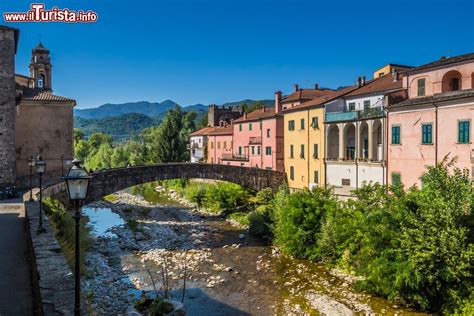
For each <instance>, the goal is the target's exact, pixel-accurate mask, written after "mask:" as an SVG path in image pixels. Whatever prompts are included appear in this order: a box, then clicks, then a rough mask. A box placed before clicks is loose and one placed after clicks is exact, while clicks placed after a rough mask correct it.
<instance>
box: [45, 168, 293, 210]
mask: <svg viewBox="0 0 474 316" xmlns="http://www.w3.org/2000/svg"><path fill="white" fill-rule="evenodd" d="M91 175H92V176H93V178H92V179H91V182H90V185H89V194H88V197H87V200H86V201H85V202H86V203H91V202H94V201H97V200H100V199H102V198H103V197H104V196H106V195H109V194H112V193H115V192H117V191H121V190H124V189H126V188H129V187H132V186H135V185H139V184H144V183H149V182H153V181H159V180H169V179H199V178H201V179H213V180H221V181H227V182H232V183H236V184H239V185H241V186H243V187H244V188H249V189H253V190H256V191H259V190H261V189H264V188H271V189H272V190H273V191H274V192H276V191H277V190H278V188H279V187H280V185H282V184H283V183H286V182H287V179H286V174H285V173H283V172H279V171H274V170H267V169H258V168H248V167H238V166H229V165H218V164H197V163H167V164H155V165H145V166H136V167H127V168H116V169H105V170H103V171H99V172H94V173H93V174H91ZM43 192H44V193H43V195H44V196H46V197H52V198H55V199H59V200H61V201H62V202H63V203H64V204H65V205H68V204H69V201H68V197H67V190H66V185H65V183H64V182H60V183H57V184H54V185H51V186H48V187H46V188H45V189H44V191H43Z"/></svg>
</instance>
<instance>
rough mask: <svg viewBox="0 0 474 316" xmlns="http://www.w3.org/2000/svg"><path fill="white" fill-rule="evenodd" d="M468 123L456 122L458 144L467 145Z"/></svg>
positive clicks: (468, 138) (468, 139) (469, 127)
mask: <svg viewBox="0 0 474 316" xmlns="http://www.w3.org/2000/svg"><path fill="white" fill-rule="evenodd" d="M470 123H471V122H470V121H459V122H458V143H460V144H467V143H469V142H470V135H469V132H470V129H471V126H470V125H471V124H470Z"/></svg>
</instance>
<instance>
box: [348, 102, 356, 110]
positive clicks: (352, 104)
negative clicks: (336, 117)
mask: <svg viewBox="0 0 474 316" xmlns="http://www.w3.org/2000/svg"><path fill="white" fill-rule="evenodd" d="M355 110H356V104H355V102H350V103H349V111H355Z"/></svg>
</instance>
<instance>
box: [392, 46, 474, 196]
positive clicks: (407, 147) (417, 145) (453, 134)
mask: <svg viewBox="0 0 474 316" xmlns="http://www.w3.org/2000/svg"><path fill="white" fill-rule="evenodd" d="M403 86H404V88H405V89H406V90H407V94H408V99H407V100H405V101H402V102H399V103H396V104H393V105H391V106H389V107H388V117H387V125H388V127H389V128H388V142H389V144H388V152H387V155H388V168H387V178H388V180H389V183H391V184H397V183H403V185H404V186H405V187H410V186H412V185H418V186H420V185H422V181H421V177H422V174H423V173H424V172H425V171H426V167H428V166H433V165H435V164H437V163H439V162H441V161H442V160H443V159H444V158H445V157H447V156H448V157H450V158H456V159H457V162H456V166H457V167H459V168H462V169H468V170H470V171H471V175H472V172H473V171H474V170H473V168H474V146H473V145H472V131H473V130H472V120H473V116H474V54H466V55H461V56H456V57H452V58H444V57H443V58H441V59H440V60H438V61H435V62H432V63H429V64H426V65H422V66H419V67H416V68H414V69H412V70H410V71H408V72H407V73H406V74H405V76H404V78H403Z"/></svg>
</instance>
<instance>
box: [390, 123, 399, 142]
mask: <svg viewBox="0 0 474 316" xmlns="http://www.w3.org/2000/svg"><path fill="white" fill-rule="evenodd" d="M392 144H393V145H400V125H392Z"/></svg>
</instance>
